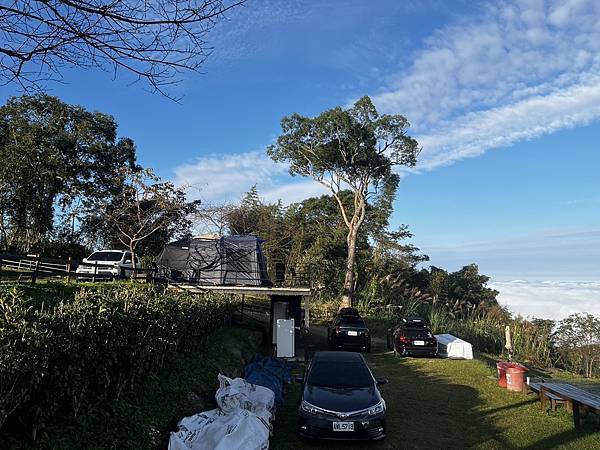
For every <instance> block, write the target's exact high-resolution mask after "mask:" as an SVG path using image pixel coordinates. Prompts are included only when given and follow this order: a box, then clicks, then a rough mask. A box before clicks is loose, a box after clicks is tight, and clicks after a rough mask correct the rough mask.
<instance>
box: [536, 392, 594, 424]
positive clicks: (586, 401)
mask: <svg viewBox="0 0 600 450" xmlns="http://www.w3.org/2000/svg"><path fill="white" fill-rule="evenodd" d="M539 387H540V401H541V402H542V409H543V410H544V411H545V410H546V403H547V401H548V395H547V394H548V393H550V394H553V395H556V396H558V397H560V398H562V399H564V400H565V401H566V402H567V403H568V404H569V405H570V406H571V409H572V410H573V422H574V423H575V426H576V427H578V426H579V425H580V423H581V417H580V412H581V409H582V408H583V409H585V410H587V411H592V412H594V413H596V414H600V395H596V394H592V393H591V392H588V391H584V390H583V389H579V388H578V387H575V386H573V385H571V384H567V383H540V384H539Z"/></svg>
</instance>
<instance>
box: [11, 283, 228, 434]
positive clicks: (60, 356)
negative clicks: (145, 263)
mask: <svg viewBox="0 0 600 450" xmlns="http://www.w3.org/2000/svg"><path fill="white" fill-rule="evenodd" d="M59 286H60V285H49V286H48V288H47V289H45V288H36V289H35V290H33V291H32V290H30V289H28V288H25V287H22V286H8V287H7V286H2V287H1V288H0V362H1V364H0V427H1V426H2V425H3V424H5V426H6V421H10V423H11V427H15V426H25V427H27V428H28V429H29V431H30V433H31V435H32V437H34V438H35V436H36V435H37V433H38V431H39V430H40V429H42V428H43V427H44V426H45V424H46V423H47V421H48V418H50V417H51V416H52V415H53V414H56V413H62V414H66V413H71V414H73V415H77V413H78V411H79V409H80V407H81V405H82V402H84V401H85V400H86V399H89V398H100V399H103V398H118V397H120V396H121V394H122V392H124V391H127V390H130V389H132V388H133V387H134V386H136V385H137V384H138V383H139V382H140V381H141V380H142V379H143V378H145V377H146V376H147V375H148V374H152V373H156V371H158V370H160V369H161V368H162V367H165V366H166V365H167V364H169V363H170V362H171V361H172V360H173V359H174V358H175V357H176V355H177V354H179V353H182V352H190V351H194V350H195V349H197V348H198V346H199V345H200V344H201V342H202V340H203V339H205V338H206V337H207V336H208V335H209V334H210V333H211V332H212V331H214V330H215V329H217V328H219V327H220V326H222V325H223V324H225V323H227V322H228V321H229V320H230V315H231V313H232V311H233V307H234V304H233V303H232V300H231V299H230V298H228V297H223V296H219V295H211V294H206V295H203V296H193V295H179V294H175V293H171V292H164V291H163V290H162V289H160V288H157V287H153V286H151V285H140V284H135V283H128V284H108V283H107V284H105V285H99V286H92V287H82V288H81V289H80V290H78V291H76V292H73V291H72V290H70V289H69V288H65V289H62V288H60V287H59Z"/></svg>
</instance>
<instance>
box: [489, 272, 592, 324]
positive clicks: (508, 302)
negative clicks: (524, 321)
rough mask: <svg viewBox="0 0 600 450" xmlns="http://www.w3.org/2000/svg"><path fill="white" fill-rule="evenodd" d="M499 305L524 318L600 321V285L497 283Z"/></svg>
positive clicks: (494, 283)
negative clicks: (574, 317)
mask: <svg viewBox="0 0 600 450" xmlns="http://www.w3.org/2000/svg"><path fill="white" fill-rule="evenodd" d="M489 287H491V288H493V289H496V290H497V291H498V292H499V294H498V302H499V303H500V304H501V305H503V306H507V307H508V309H509V310H510V311H511V312H513V313H514V314H520V315H521V316H523V317H537V318H543V319H555V320H561V319H564V318H565V317H567V316H569V315H571V314H575V313H590V314H593V315H594V316H596V317H600V283H597V282H575V281H525V280H513V281H495V282H492V283H489Z"/></svg>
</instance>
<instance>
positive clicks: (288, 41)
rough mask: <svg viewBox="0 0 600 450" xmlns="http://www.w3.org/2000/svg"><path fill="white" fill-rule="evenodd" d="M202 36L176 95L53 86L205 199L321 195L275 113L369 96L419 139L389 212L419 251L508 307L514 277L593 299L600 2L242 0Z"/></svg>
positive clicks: (94, 84) (122, 87)
mask: <svg viewBox="0 0 600 450" xmlns="http://www.w3.org/2000/svg"><path fill="white" fill-rule="evenodd" d="M211 44H212V45H214V47H215V50H214V53H213V55H212V56H211V58H210V59H209V61H208V63H207V64H206V66H205V67H204V71H205V73H204V74H202V75H198V74H189V75H187V76H186V77H185V79H184V81H183V82H182V83H181V85H180V86H178V87H177V88H174V90H173V93H174V94H176V95H184V98H183V100H182V101H181V103H180V104H176V103H173V102H171V101H169V100H167V99H165V98H163V97H160V96H158V95H152V94H150V93H148V92H147V91H146V90H145V88H144V86H143V85H140V84H134V85H130V81H131V80H130V79H129V77H128V75H127V74H118V76H117V79H116V80H113V79H112V77H111V74H105V73H102V72H85V71H82V70H71V71H67V72H65V74H64V75H65V83H64V84H56V85H51V86H49V87H50V91H51V93H53V94H55V95H58V96H60V97H61V98H63V99H64V100H65V101H68V102H71V103H78V104H82V105H84V106H86V107H88V108H90V109H95V110H101V111H104V112H108V113H110V114H112V115H114V116H115V118H116V119H117V121H118V123H119V124H120V134H121V135H123V136H129V137H132V138H133V139H134V140H135V141H136V143H137V145H138V154H139V159H140V161H141V162H142V163H143V164H145V165H148V166H151V167H154V168H155V169H156V170H157V172H158V173H159V174H160V175H162V176H164V177H166V178H170V179H173V180H175V181H176V182H178V183H180V184H189V185H191V186H192V187H191V188H190V191H189V194H190V196H191V197H195V198H202V199H203V200H205V201H207V202H221V201H231V200H236V199H239V198H240V196H241V194H242V193H243V192H244V191H246V190H247V189H249V188H250V187H251V186H252V185H253V184H254V183H257V184H258V188H259V191H260V193H261V194H262V195H263V197H264V198H265V199H266V200H269V201H274V200H277V199H278V198H282V199H283V201H284V202H291V201H297V200H301V199H302V198H305V197H308V196H311V195H317V194H319V193H321V192H322V190H321V188H320V187H319V186H318V185H316V184H315V183H313V182H311V181H309V180H305V179H298V178H291V177H289V176H288V175H287V174H286V168H285V167H282V166H276V165H275V164H274V163H272V162H271V161H270V160H269V159H268V158H267V157H266V156H265V154H264V149H265V147H266V146H267V145H268V144H269V143H271V142H273V140H274V139H275V138H276V136H277V135H278V133H279V121H280V119H281V117H282V116H284V115H287V114H290V113H292V112H299V113H301V114H305V115H315V114H318V113H319V112H321V111H323V110H324V109H327V108H329V107H333V106H336V105H340V104H341V105H349V104H351V103H352V101H353V100H354V99H356V98H358V97H360V96H362V95H365V94H366V95H370V96H372V98H373V100H374V101H375V103H376V105H377V107H378V108H379V110H380V111H381V112H385V113H394V114H396V113H400V114H404V115H405V116H406V117H407V118H408V119H409V121H410V122H411V124H412V128H411V134H413V135H414V136H415V137H416V138H417V139H418V140H419V142H420V143H421V145H422V146H423V151H422V154H421V158H420V161H419V165H418V167H417V169H416V170H415V171H413V172H411V173H409V174H405V175H404V177H403V180H402V182H401V185H400V189H399V192H398V199H397V201H396V205H395V206H396V210H395V213H394V217H393V222H394V224H401V223H406V224H408V225H409V226H410V228H411V230H412V231H413V232H414V234H415V237H414V243H415V245H417V246H418V247H420V248H421V249H423V250H424V251H425V252H426V253H427V254H429V255H430V257H431V264H434V265H438V266H442V267H446V268H449V269H452V270H454V269H457V268H459V267H461V266H462V265H464V264H468V263H471V262H476V263H478V264H479V266H480V267H481V269H482V271H483V272H484V273H486V274H488V275H491V276H492V279H493V281H494V283H496V284H495V286H496V287H498V288H499V289H500V290H501V293H502V295H504V299H505V300H506V303H507V304H509V305H512V304H516V303H517V300H516V298H517V297H518V295H520V293H521V292H523V291H524V289H523V288H522V285H519V284H517V285H515V284H514V283H513V284H510V283H512V282H513V281H514V280H523V281H527V282H529V283H531V286H533V288H532V289H533V291H535V292H542V291H540V290H539V289H538V288H539V287H540V285H539V283H540V282H543V281H547V282H549V283H550V284H548V283H547V284H546V285H543V287H544V289H545V291H543V292H544V293H543V294H540V295H543V296H544V297H549V296H552V295H555V297H556V298H558V299H560V298H561V295H562V294H561V292H562V293H564V292H567V290H568V292H569V293H573V292H579V291H578V289H581V295H582V296H584V297H585V298H586V299H590V302H591V303H590V305H591V306H589V308H588V309H591V310H594V311H596V312H598V313H599V314H600V284H599V283H600V182H599V180H600V177H599V176H598V168H599V167H600V153H599V151H598V150H599V148H598V142H599V137H600V122H599V121H598V119H599V118H600V2H597V1H595V0H552V1H534V0H532V1H504V2H495V1H489V2H470V1H459V0H457V1H444V0H437V1H436V0H431V1H410V0H409V1H402V2H399V1H394V0H390V1H383V0H380V1H366V0H365V1H358V0H338V1H316V0H307V1H286V2H281V1H261V0H254V1H253V0H249V1H248V3H247V4H246V6H245V7H243V8H239V9H238V10H236V11H234V12H232V13H231V14H230V15H229V20H228V21H226V22H224V23H222V24H220V25H219V26H218V27H217V28H216V29H215V30H214V33H213V35H212V41H211ZM15 93H16V90H15V88H14V86H13V87H5V88H3V90H2V91H1V94H2V96H3V97H6V96H8V95H11V94H15ZM536 286H537V288H536ZM515 288H516V289H517V291H518V293H516V292H517V291H515ZM550 288H552V289H554V290H553V291H552V292H553V294H550V293H549V292H548V289H550ZM535 289H538V290H537V291H536V290H535ZM533 291H532V292H533ZM504 292H512V294H510V295H509V297H510V298H509V297H507V296H506V295H505V294H504ZM528 298H532V297H531V296H530V297H528ZM513 299H514V300H513ZM557 301H558V300H557ZM511 302H512V303H511ZM521 303H523V302H521ZM525 303H527V302H525ZM515 307H517V308H521V307H520V306H515ZM594 308H596V309H594ZM521 310H522V311H523V313H526V314H530V313H531V314H535V311H537V310H535V309H534V310H533V312H531V311H529V310H527V308H524V307H523V308H521V309H520V311H521ZM544 314H546V312H544Z"/></svg>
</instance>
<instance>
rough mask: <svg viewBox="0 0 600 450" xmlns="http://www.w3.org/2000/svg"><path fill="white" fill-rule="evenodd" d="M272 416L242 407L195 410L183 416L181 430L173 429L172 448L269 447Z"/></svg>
mask: <svg viewBox="0 0 600 450" xmlns="http://www.w3.org/2000/svg"><path fill="white" fill-rule="evenodd" d="M270 418H271V413H269V412H268V411H266V410H263V411H262V414H261V415H256V414H254V413H252V412H250V411H248V410H245V409H239V408H238V409H236V410H234V411H232V412H225V411H223V410H221V409H219V408H217V409H213V410H211V411H206V412H202V413H199V414H194V415H193V416H190V417H186V418H184V419H182V420H181V421H180V422H179V424H178V425H179V431H177V432H176V433H171V438H170V440H169V450H266V449H268V448H269V432H270V424H269V420H270Z"/></svg>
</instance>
